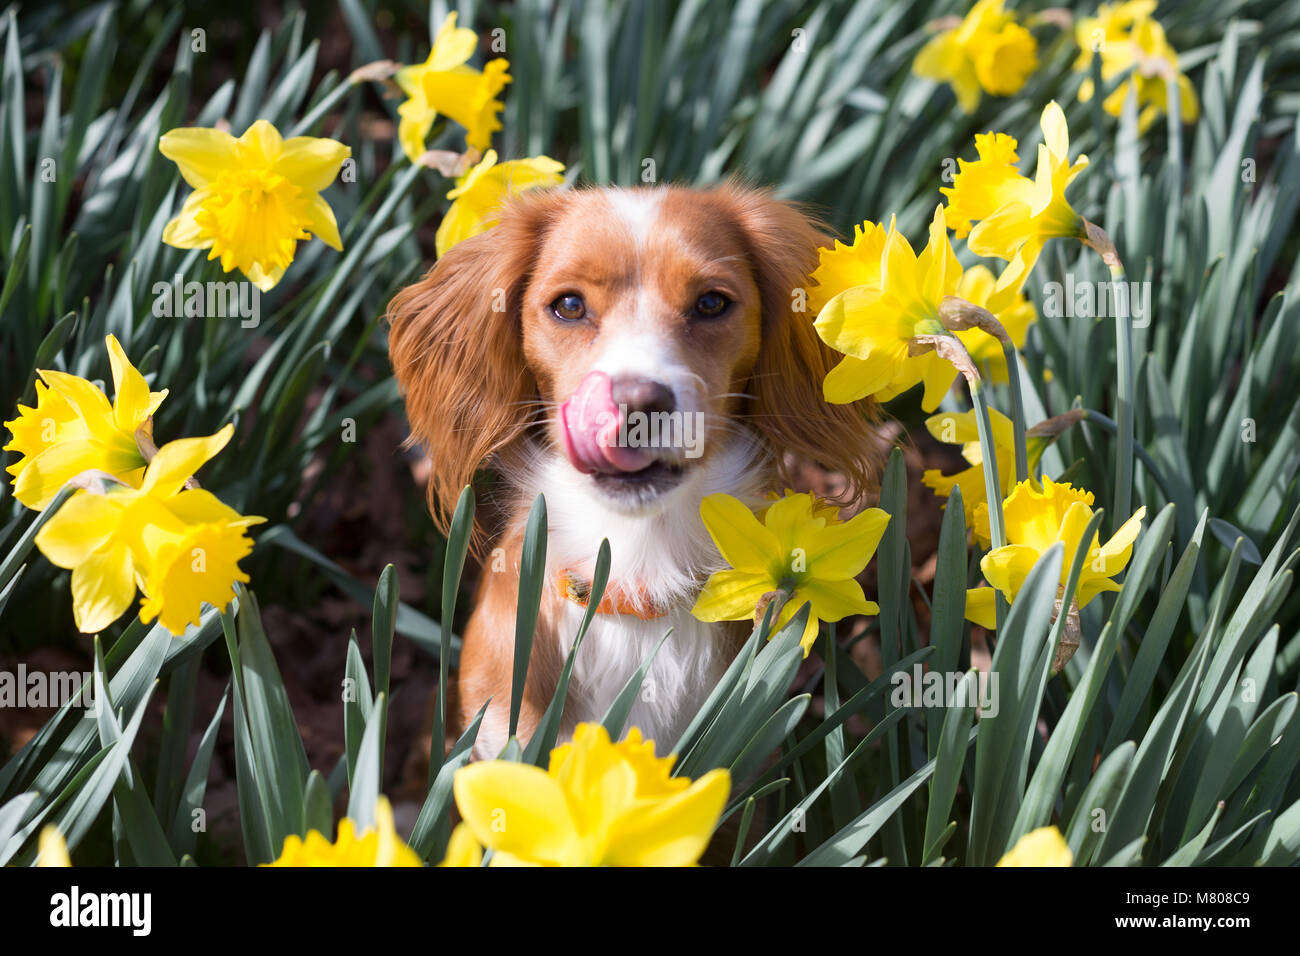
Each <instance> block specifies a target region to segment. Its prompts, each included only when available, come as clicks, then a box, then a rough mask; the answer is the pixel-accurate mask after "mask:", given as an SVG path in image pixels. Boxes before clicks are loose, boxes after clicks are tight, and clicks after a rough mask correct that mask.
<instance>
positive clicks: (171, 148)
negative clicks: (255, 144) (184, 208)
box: [158, 126, 237, 189]
mask: <svg viewBox="0 0 1300 956" xmlns="http://www.w3.org/2000/svg"><path fill="white" fill-rule="evenodd" d="M158 149H159V150H160V151H161V152H162V154H163V155H164V156H166V157H167V158H168V159H170V160H171V161H172V162H174V163H175V164H176V165H177V166H178V167H180V171H181V176H182V177H183V178H184V179H185V181H186V182H187V183H189V184H190V185H191V186H193V187H194V188H195V189H198V188H199V187H201V186H204V185H206V184H207V183H208V182H209V181H211V180H213V179H216V178H217V177H218V176H219V175H221V172H222V171H223V170H226V169H231V168H233V167H234V166H236V165H237V160H236V157H235V138H234V137H233V136H231V135H230V134H229V133H225V132H222V131H221V130H217V129H206V128H203V127H198V126H186V127H181V128H180V129H174V130H171V131H169V132H167V133H164V134H163V136H162V139H160V140H159V141H158Z"/></svg>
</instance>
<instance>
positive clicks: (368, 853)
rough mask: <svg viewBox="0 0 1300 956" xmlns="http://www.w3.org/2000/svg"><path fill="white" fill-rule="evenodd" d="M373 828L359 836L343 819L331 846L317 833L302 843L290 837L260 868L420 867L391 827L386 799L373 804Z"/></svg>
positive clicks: (390, 808) (414, 855)
mask: <svg viewBox="0 0 1300 956" xmlns="http://www.w3.org/2000/svg"><path fill="white" fill-rule="evenodd" d="M375 824H376V825H375V826H374V827H368V828H366V829H365V830H363V831H361V832H360V833H358V832H357V827H356V824H354V823H353V822H352V821H351V820H350V819H348V818H347V817H344V818H343V819H342V820H340V821H339V834H338V839H336V840H335V841H334V842H333V843H331V842H330V841H329V840H328V839H327V838H326V837H325V835H324V834H323V833H321V832H320V831H319V830H310V831H308V833H307V837H306V839H303V838H302V837H300V836H298V835H297V834H296V833H291V834H289V836H287V837H285V838H284V848H283V849H282V850H281V852H280V856H279V857H278V858H277V859H276V860H275V861H274V862H271V863H265V864H263V865H264V866H293V867H306V866H349V867H371V866H423V864H422V863H421V862H420V858H419V857H418V856H417V855H416V853H415V851H414V850H412V849H411V848H410V847H409V846H407V845H406V844H405V843H403V842H402V838H401V837H399V836H398V835H397V830H396V828H395V827H394V826H393V808H392V806H390V805H389V803H388V798H387V797H384V796H381V797H379V799H378V800H376V801H375Z"/></svg>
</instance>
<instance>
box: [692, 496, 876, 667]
mask: <svg viewBox="0 0 1300 956" xmlns="http://www.w3.org/2000/svg"><path fill="white" fill-rule="evenodd" d="M700 517H701V518H702V519H703V520H704V526H705V527H706V528H707V529H708V531H709V534H710V535H711V536H712V537H713V541H714V544H716V545H717V546H718V551H719V552H721V554H722V557H723V558H725V559H726V561H727V562H728V563H729V564H730V565H731V567H730V568H728V569H724V570H721V571H715V572H714V573H713V574H712V575H711V576H710V577H709V580H708V582H707V583H706V584H705V585H704V589H703V590H702V591H701V592H700V596H699V598H698V599H697V600H696V602H695V606H694V607H693V608H691V613H692V614H694V615H695V616H696V617H697V618H699V619H700V620H701V621H740V620H744V619H746V618H752V617H754V612H755V608H756V607H757V606H758V604H759V602H760V601H761V600H762V599H763V597H764V595H766V594H768V593H769V592H772V591H778V590H782V589H786V590H788V591H789V592H790V595H791V596H790V599H789V600H788V601H786V603H785V605H784V607H783V608H782V609H781V612H780V614H779V615H778V617H777V619H776V622H775V626H774V627H773V632H774V633H775V631H776V630H777V629H778V628H780V627H781V626H783V625H784V624H785V623H786V622H787V621H789V620H790V619H791V618H792V617H794V615H795V612H796V611H798V609H799V608H800V607H802V606H803V605H804V604H810V605H811V607H810V608H809V614H808V623H807V625H806V626H805V628H804V632H803V635H802V638H801V643H802V645H803V650H804V655H805V656H806V655H807V654H808V652H809V650H810V649H811V648H812V645H813V642H814V641H815V640H816V638H817V625H818V622H819V621H838V620H840V619H842V618H844V617H847V616H848V615H850V614H878V613H879V612H880V607H879V606H878V605H877V604H876V603H875V602H874V601H868V600H867V599H866V596H865V595H864V594H863V593H862V585H860V584H859V583H858V582H857V581H856V580H855V578H856V577H857V575H858V574H860V573H861V572H862V569H863V568H865V567H866V566H867V562H868V561H870V560H871V556H872V555H873V554H875V551H876V546H877V545H878V544H879V543H880V536H881V535H882V534H884V532H885V526H886V525H887V524H888V523H889V515H887V514H886V513H885V512H884V511H881V510H880V509H879V508H868V509H867V510H866V511H863V512H862V513H861V514H859V515H857V516H856V517H854V518H852V519H850V520H849V521H844V522H841V521H839V520H838V518H834V517H831V516H830V515H828V514H826V512H825V511H824V510H823V509H822V508H821V506H820V505H819V503H818V501H817V499H816V498H815V497H814V496H813V495H810V494H787V495H786V496H785V497H784V498H782V499H781V500H779V501H776V502H774V503H773V504H771V505H769V506H767V508H766V509H765V510H764V512H763V520H762V522H761V523H760V521H759V519H758V518H757V517H756V516H755V515H754V513H753V512H752V511H750V510H749V508H747V507H745V505H744V504H743V503H742V502H741V501H740V500H739V499H737V498H733V497H732V496H731V495H726V494H712V495H709V496H708V497H706V498H705V499H704V500H703V501H702V502H701V503H700Z"/></svg>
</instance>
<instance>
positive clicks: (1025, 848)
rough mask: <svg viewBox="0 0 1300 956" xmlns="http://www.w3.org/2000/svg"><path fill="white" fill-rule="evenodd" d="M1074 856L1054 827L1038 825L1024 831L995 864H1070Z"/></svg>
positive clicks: (1059, 832)
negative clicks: (1036, 827) (1026, 831)
mask: <svg viewBox="0 0 1300 956" xmlns="http://www.w3.org/2000/svg"><path fill="white" fill-rule="evenodd" d="M1073 863H1074V856H1073V854H1071V853H1070V846H1069V844H1067V843H1066V842H1065V838H1064V837H1063V836H1061V831H1060V830H1058V829H1056V827H1040V828H1039V829H1037V830H1033V831H1031V832H1029V833H1026V834H1025V835H1024V836H1022V837H1021V838H1020V839H1019V840H1017V841H1016V845H1015V846H1013V847H1012V848H1011V849H1010V850H1008V851H1007V852H1006V854H1005V855H1004V856H1003V857H1002V859H1000V860H998V862H997V864H996V865H997V866H1071V865H1072V864H1073Z"/></svg>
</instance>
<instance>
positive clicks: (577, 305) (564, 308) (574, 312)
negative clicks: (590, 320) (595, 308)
mask: <svg viewBox="0 0 1300 956" xmlns="http://www.w3.org/2000/svg"><path fill="white" fill-rule="evenodd" d="M551 311H552V312H553V313H554V314H555V317H556V318H557V319H563V320H564V321H565V322H577V321H578V320H579V319H581V318H583V317H584V316H586V314H587V303H585V302H583V301H582V296H580V295H577V294H575V293H573V292H566V293H565V294H564V295H562V296H560V297H559V298H557V299H556V300H555V301H554V302H552V303H551Z"/></svg>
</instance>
